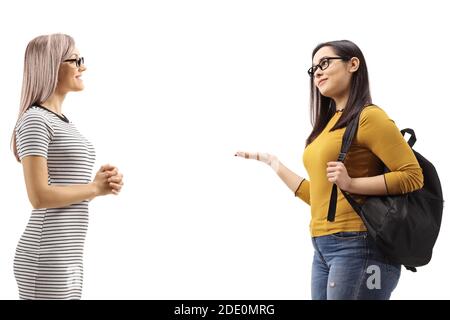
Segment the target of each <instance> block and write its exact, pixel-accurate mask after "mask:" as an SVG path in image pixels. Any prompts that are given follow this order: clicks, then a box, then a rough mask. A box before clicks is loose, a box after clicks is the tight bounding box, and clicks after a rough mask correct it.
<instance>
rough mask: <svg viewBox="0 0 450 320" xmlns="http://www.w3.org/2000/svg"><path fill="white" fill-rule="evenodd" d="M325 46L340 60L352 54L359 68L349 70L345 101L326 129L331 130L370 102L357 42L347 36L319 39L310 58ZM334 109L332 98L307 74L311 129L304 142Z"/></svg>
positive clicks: (330, 115)
mask: <svg viewBox="0 0 450 320" xmlns="http://www.w3.org/2000/svg"><path fill="white" fill-rule="evenodd" d="M327 46H328V47H332V48H333V50H334V52H335V53H336V55H338V56H340V57H343V60H344V61H349V60H350V59H351V58H352V57H357V58H358V59H359V68H358V70H357V71H355V72H354V73H353V75H352V79H351V82H350V94H349V97H348V101H347V104H346V106H345V109H344V110H343V111H342V115H341V117H340V119H339V121H338V122H337V123H336V124H335V125H334V127H333V128H331V129H330V131H333V130H336V129H340V128H344V127H346V126H347V124H348V123H349V122H350V120H352V119H353V117H354V116H355V115H356V114H357V113H358V112H359V111H360V110H361V109H362V108H364V107H365V106H367V105H369V104H372V98H371V96H370V89H369V74H368V72H367V65H366V60H365V59H364V55H363V54H362V52H361V50H360V49H359V48H358V46H357V45H356V44H354V43H353V42H351V41H349V40H338V41H329V42H323V43H320V44H319V45H317V47H315V48H314V50H313V52H312V57H311V61H312V59H313V58H314V55H315V54H316V52H317V51H318V50H319V49H320V48H322V47H327ZM335 112H336V104H335V102H334V101H333V100H332V99H331V98H328V97H325V96H323V95H322V94H321V93H320V91H319V89H317V87H316V86H315V85H314V77H311V94H310V118H311V124H312V126H313V129H312V132H311V133H310V135H309V137H308V139H306V146H308V145H309V144H310V143H311V142H313V141H314V139H315V138H316V137H317V136H318V135H319V134H320V133H321V132H322V130H323V129H324V128H325V127H326V125H327V123H328V121H329V120H330V119H331V117H332V116H333V115H334V114H335Z"/></svg>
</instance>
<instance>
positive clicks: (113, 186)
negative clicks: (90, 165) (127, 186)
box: [109, 182, 123, 192]
mask: <svg viewBox="0 0 450 320" xmlns="http://www.w3.org/2000/svg"><path fill="white" fill-rule="evenodd" d="M122 186H123V184H122V183H114V182H110V183H109V187H110V188H111V189H112V190H111V191H113V190H115V191H117V192H120V190H121V189H122Z"/></svg>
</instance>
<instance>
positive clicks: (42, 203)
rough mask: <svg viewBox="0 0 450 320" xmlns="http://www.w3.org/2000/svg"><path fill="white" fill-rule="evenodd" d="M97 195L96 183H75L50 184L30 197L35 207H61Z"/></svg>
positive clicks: (90, 198)
mask: <svg viewBox="0 0 450 320" xmlns="http://www.w3.org/2000/svg"><path fill="white" fill-rule="evenodd" d="M96 196H97V188H96V186H95V184H94V183H88V184H74V185H67V186H52V185H49V186H48V187H46V188H43V189H42V190H41V191H40V192H39V194H37V195H36V197H34V199H30V201H31V204H32V205H33V208H34V209H42V208H60V207H66V206H69V205H71V204H74V203H79V202H81V201H84V200H92V199H93V198H95V197H96Z"/></svg>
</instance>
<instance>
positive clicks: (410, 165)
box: [295, 105, 423, 237]
mask: <svg viewBox="0 0 450 320" xmlns="http://www.w3.org/2000/svg"><path fill="white" fill-rule="evenodd" d="M341 115H342V112H336V113H335V114H334V116H333V117H332V118H331V119H330V121H329V122H328V124H327V126H326V127H325V129H324V130H323V131H322V132H321V133H320V135H319V136H317V137H316V139H315V140H314V141H313V142H312V143H310V144H309V145H308V146H307V147H306V148H305V150H304V153H303V163H304V166H305V168H306V170H307V172H308V175H309V178H310V180H307V179H304V180H303V181H302V183H301V184H300V186H299V188H298V189H297V191H296V193H295V195H296V196H297V197H299V198H300V199H302V200H303V201H305V202H306V203H307V204H309V205H310V206H311V223H310V231H311V235H312V236H313V237H316V236H323V235H328V234H332V233H336V232H341V231H365V230H366V228H365V226H364V223H363V222H362V220H361V218H360V217H359V216H358V215H357V214H356V212H355V211H354V210H353V208H352V207H351V205H350V204H349V203H348V202H347V200H346V199H345V197H344V195H343V194H342V193H341V191H340V190H339V188H338V198H337V206H336V218H335V221H334V222H328V221H327V213H328V205H329V201H330V194H331V189H332V186H333V184H332V183H331V182H329V181H328V179H327V173H326V168H327V162H329V161H336V160H337V158H338V155H339V152H340V148H341V144H342V136H343V135H344V131H345V128H341V129H338V130H335V131H332V132H329V130H330V129H331V128H332V127H333V126H334V125H335V124H336V122H337V121H338V119H339V118H340V117H341ZM383 163H384V164H385V165H386V166H387V167H388V168H389V170H390V171H391V172H389V173H386V174H384V178H385V182H386V188H387V190H388V193H389V194H390V195H395V194H403V193H407V192H411V191H414V190H417V189H420V188H421V187H422V186H423V174H422V169H421V168H420V166H419V163H418V162H417V159H416V157H415V156H414V153H413V152H412V150H411V148H410V147H409V146H408V143H407V142H406V140H405V139H404V138H403V136H402V134H401V133H400V130H399V129H398V128H397V126H396V125H395V123H394V121H392V120H391V119H390V118H389V117H388V115H387V114H386V113H385V112H384V111H383V110H382V109H381V108H379V107H378V106H375V105H370V106H368V107H366V108H364V110H363V111H362V113H361V116H360V120H359V127H358V132H357V135H356V137H355V138H354V139H353V143H352V146H351V147H350V150H349V152H348V154H347V158H346V159H345V161H344V164H345V167H346V169H347V172H348V175H349V176H350V177H351V178H358V177H371V176H377V175H380V174H382V173H383ZM354 197H355V199H356V200H357V201H358V202H361V201H364V199H365V197H364V196H361V195H359V196H357V195H355V196H354Z"/></svg>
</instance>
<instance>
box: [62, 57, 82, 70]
mask: <svg viewBox="0 0 450 320" xmlns="http://www.w3.org/2000/svg"><path fill="white" fill-rule="evenodd" d="M64 62H75V65H76V66H77V68H79V67H81V65H82V64H84V58H83V57H80V58H78V59H67V60H64Z"/></svg>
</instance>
